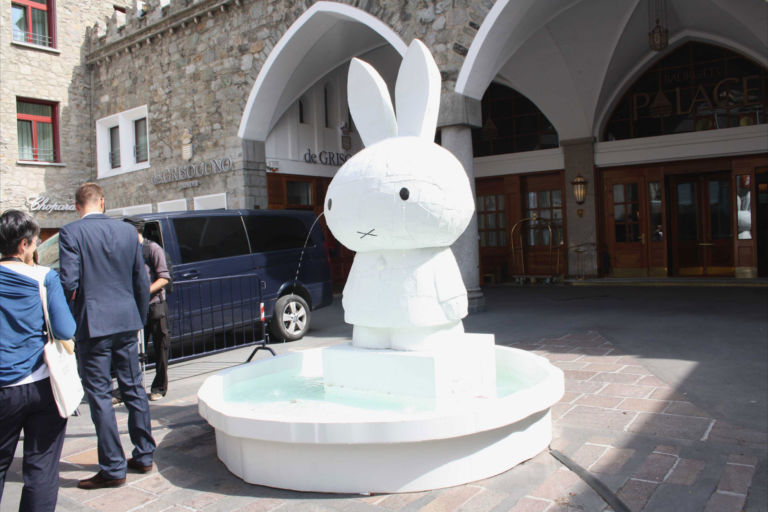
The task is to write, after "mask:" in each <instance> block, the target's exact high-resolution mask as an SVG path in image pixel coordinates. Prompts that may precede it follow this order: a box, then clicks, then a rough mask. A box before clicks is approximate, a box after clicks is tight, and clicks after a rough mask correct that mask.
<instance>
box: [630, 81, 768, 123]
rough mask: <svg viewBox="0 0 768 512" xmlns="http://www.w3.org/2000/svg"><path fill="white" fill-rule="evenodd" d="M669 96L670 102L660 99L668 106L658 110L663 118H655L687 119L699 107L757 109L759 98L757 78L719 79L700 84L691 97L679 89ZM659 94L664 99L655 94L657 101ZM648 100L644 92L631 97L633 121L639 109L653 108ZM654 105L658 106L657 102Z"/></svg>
mask: <svg viewBox="0 0 768 512" xmlns="http://www.w3.org/2000/svg"><path fill="white" fill-rule="evenodd" d="M685 76H687V75H685ZM668 81H672V78H669V79H668ZM673 92H674V96H673V97H672V98H671V99H667V98H666V97H664V103H666V104H667V105H668V108H666V109H663V110H661V112H663V114H664V115H661V116H658V117H666V116H668V115H678V116H679V115H691V113H693V111H694V110H695V109H696V108H697V106H699V105H700V106H702V107H704V108H706V109H707V110H712V109H715V108H729V109H732V108H735V107H748V106H752V105H760V103H761V102H762V100H761V98H762V94H763V90H762V86H761V84H760V76H758V75H750V76H745V77H741V78H736V77H728V78H723V79H722V80H720V81H719V82H717V83H715V84H714V86H712V85H706V86H705V85H703V84H700V85H698V87H696V89H694V90H693V92H692V93H691V90H689V89H686V90H685V91H681V88H680V87H675V88H674V89H673ZM659 94H660V95H662V96H664V94H663V92H661V91H659V93H658V94H657V97H658V96H659ZM750 98H751V100H750ZM652 100H653V97H652V95H651V94H649V93H646V92H639V93H636V94H634V95H632V114H633V119H638V118H639V117H640V109H642V108H645V107H649V106H650V107H651V108H653V105H652ZM654 101H656V102H658V100H654Z"/></svg>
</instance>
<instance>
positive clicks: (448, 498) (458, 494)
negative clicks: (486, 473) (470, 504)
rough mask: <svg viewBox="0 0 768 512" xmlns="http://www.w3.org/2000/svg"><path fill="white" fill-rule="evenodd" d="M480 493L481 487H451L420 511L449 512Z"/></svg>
mask: <svg viewBox="0 0 768 512" xmlns="http://www.w3.org/2000/svg"><path fill="white" fill-rule="evenodd" d="M478 492H480V487H477V486H474V485H462V486H459V487H451V488H450V489H446V490H444V491H443V492H441V493H440V494H439V495H438V496H437V498H435V499H434V500H432V501H430V502H429V503H427V504H426V505H425V506H424V507H422V508H421V509H420V510H421V511H422V512H449V511H453V510H456V509H457V508H459V507H461V506H462V505H463V504H464V503H466V502H467V501H469V500H470V498H472V497H473V496H475V495H476V494H477V493H478Z"/></svg>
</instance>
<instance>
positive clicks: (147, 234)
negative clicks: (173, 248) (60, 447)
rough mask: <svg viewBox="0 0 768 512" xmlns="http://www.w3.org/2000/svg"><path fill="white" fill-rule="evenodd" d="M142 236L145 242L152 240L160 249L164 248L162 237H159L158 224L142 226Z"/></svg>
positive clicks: (150, 223) (152, 223) (148, 223)
mask: <svg viewBox="0 0 768 512" xmlns="http://www.w3.org/2000/svg"><path fill="white" fill-rule="evenodd" d="M142 235H143V236H144V238H146V239H147V240H152V241H153V242H155V243H156V244H157V245H159V246H160V247H163V248H165V244H163V237H162V236H161V235H160V223H159V222H147V223H145V224H144V231H143V232H142Z"/></svg>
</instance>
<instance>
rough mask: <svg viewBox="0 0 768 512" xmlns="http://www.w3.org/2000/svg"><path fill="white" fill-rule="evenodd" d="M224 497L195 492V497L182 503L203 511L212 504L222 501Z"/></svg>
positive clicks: (212, 493)
mask: <svg viewBox="0 0 768 512" xmlns="http://www.w3.org/2000/svg"><path fill="white" fill-rule="evenodd" d="M223 497H224V495H222V494H219V493H215V492H195V494H194V495H192V496H190V497H189V498H187V499H185V500H183V501H182V502H181V504H182V505H184V506H185V507H189V508H193V509H203V508H205V507H207V506H208V505H210V504H212V503H216V502H217V501H220V500H221V499H222V498H223Z"/></svg>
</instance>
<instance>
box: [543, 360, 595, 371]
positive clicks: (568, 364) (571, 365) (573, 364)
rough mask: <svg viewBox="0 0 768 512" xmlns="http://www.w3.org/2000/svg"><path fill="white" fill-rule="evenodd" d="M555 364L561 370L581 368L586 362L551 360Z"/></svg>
mask: <svg viewBox="0 0 768 512" xmlns="http://www.w3.org/2000/svg"><path fill="white" fill-rule="evenodd" d="M551 362H552V364H553V365H554V366H557V367H558V368H560V369H561V370H581V369H582V368H584V366H585V365H586V363H582V362H580V361H551Z"/></svg>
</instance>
